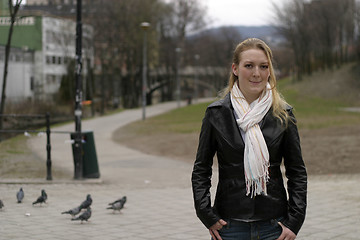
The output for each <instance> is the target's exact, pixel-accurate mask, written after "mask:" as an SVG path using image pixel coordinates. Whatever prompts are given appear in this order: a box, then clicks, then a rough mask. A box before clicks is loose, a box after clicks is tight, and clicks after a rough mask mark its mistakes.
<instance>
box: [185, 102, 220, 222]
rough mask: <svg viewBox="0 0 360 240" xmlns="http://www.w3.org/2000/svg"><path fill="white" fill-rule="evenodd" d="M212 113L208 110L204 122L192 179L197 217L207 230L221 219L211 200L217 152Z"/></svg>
mask: <svg viewBox="0 0 360 240" xmlns="http://www.w3.org/2000/svg"><path fill="white" fill-rule="evenodd" d="M210 112H211V111H210V110H209V109H207V110H206V113H205V117H204V119H203V122H202V127H201V132H200V137H199V146H198V150H197V154H196V160H195V163H194V168H193V172H192V177H191V181H192V189H193V197H194V205H195V210H196V215H197V216H198V218H199V219H200V220H201V222H202V223H203V224H204V225H205V226H206V227H207V228H210V227H211V226H212V225H214V224H215V223H216V222H217V221H218V220H219V219H220V218H219V217H218V216H217V215H216V214H215V213H214V211H213V209H212V207H211V198H210V187H211V176H212V164H213V157H214V155H215V152H216V141H215V138H214V129H213V126H212V124H211V123H210V115H211V113H210Z"/></svg>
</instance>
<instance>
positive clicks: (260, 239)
mask: <svg viewBox="0 0 360 240" xmlns="http://www.w3.org/2000/svg"><path fill="white" fill-rule="evenodd" d="M281 220H283V218H282V217H281V218H277V219H271V220H266V221H256V222H241V221H233V220H228V221H226V222H227V225H226V226H224V227H223V228H222V229H221V230H220V231H219V234H220V236H221V238H222V239H223V240H255V239H256V240H275V239H277V238H278V237H279V236H280V235H281V232H282V228H281V226H280V225H279V224H278V222H280V221H281Z"/></svg>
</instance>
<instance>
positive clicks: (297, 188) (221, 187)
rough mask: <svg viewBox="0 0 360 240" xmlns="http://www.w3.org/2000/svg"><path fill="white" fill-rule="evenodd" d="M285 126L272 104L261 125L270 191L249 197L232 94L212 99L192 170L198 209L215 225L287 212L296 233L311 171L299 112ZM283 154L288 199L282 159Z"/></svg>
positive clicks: (302, 216) (205, 221)
mask: <svg viewBox="0 0 360 240" xmlns="http://www.w3.org/2000/svg"><path fill="white" fill-rule="evenodd" d="M287 111H288V113H289V115H290V116H291V118H292V121H289V123H288V127H287V128H285V126H283V125H281V123H280V121H279V119H277V118H275V117H274V116H273V115H272V109H270V110H269V112H268V113H267V114H266V115H265V117H264V119H263V120H262V121H261V122H260V124H259V125H260V128H261V131H262V133H263V135H264V138H265V142H266V144H267V147H268V151H269V155H270V167H269V175H270V179H269V181H268V183H267V196H265V195H258V196H256V197H255V198H251V197H250V196H246V186H245V177H244V161H243V159H244V141H243V139H242V137H241V133H240V129H239V127H238V125H237V123H236V120H235V116H234V109H233V107H232V105H231V101H230V95H229V94H228V95H227V96H226V97H225V98H224V99H222V100H220V101H217V102H214V103H213V104H211V105H210V106H209V107H208V108H207V110H206V113H205V117H204V119H203V123H202V128H201V133H200V138H199V146H198V151H197V155H196V160H195V164H194V169H193V173H192V187H193V194H194V202H195V209H196V214H197V216H198V217H199V219H200V220H201V221H202V222H203V224H204V225H205V226H206V227H207V228H210V227H211V226H212V225H213V224H215V223H216V222H217V221H218V220H219V219H220V218H222V219H224V220H229V219H241V220H267V219H274V218H277V217H280V216H284V217H285V220H284V221H283V222H282V223H283V224H284V225H285V226H286V227H288V228H289V229H290V230H292V231H293V232H294V233H295V234H297V233H298V232H299V230H300V227H301V226H302V224H303V222H304V219H305V211H306V194H307V174H306V169H305V165H304V161H303V159H302V154H301V148H300V139H299V134H298V130H297V127H296V125H295V121H296V120H295V117H294V115H293V113H292V110H291V108H290V107H289V109H287ZM215 153H216V154H217V158H218V169H219V182H218V186H217V191H216V197H215V202H214V206H213V207H212V206H211V200H210V187H211V176H212V164H213V157H214V155H215ZM282 159H284V165H285V169H286V173H285V175H286V177H287V179H288V181H287V190H288V198H287V194H286V191H285V188H284V183H283V178H282V173H281V170H280V164H281V162H282Z"/></svg>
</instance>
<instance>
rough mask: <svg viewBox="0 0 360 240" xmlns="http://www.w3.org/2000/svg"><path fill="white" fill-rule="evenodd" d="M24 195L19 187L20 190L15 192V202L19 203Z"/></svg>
mask: <svg viewBox="0 0 360 240" xmlns="http://www.w3.org/2000/svg"><path fill="white" fill-rule="evenodd" d="M24 196H25V194H24V191H23V189H22V188H20V190H19V191H18V192H17V193H16V198H17V202H18V203H21V202H22V200H23V199H24Z"/></svg>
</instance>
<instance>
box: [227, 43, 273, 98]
mask: <svg viewBox="0 0 360 240" xmlns="http://www.w3.org/2000/svg"><path fill="white" fill-rule="evenodd" d="M232 70H233V73H234V74H235V75H236V76H238V84H239V88H240V90H241V92H242V94H243V95H244V97H245V99H246V101H247V102H248V103H249V104H250V103H252V102H253V101H254V100H256V99H257V98H258V97H259V96H260V94H261V92H262V91H263V90H264V88H265V87H266V83H267V82H268V79H269V76H270V70H269V61H268V59H267V57H266V55H265V53H264V52H263V51H262V50H260V49H248V50H245V51H243V52H241V53H240V63H239V65H236V64H234V63H233V64H232Z"/></svg>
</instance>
